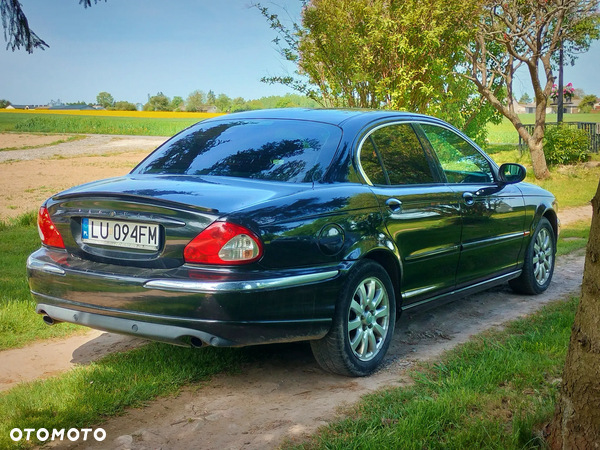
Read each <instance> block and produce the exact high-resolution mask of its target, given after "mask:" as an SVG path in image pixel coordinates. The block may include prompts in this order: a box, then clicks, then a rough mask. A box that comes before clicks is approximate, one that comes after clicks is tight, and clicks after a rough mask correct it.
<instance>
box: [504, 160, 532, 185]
mask: <svg viewBox="0 0 600 450" xmlns="http://www.w3.org/2000/svg"><path fill="white" fill-rule="evenodd" d="M525 175H527V169H525V167H523V166H522V165H521V164H516V163H505V164H502V165H501V166H500V168H499V169H498V180H499V181H500V182H501V183H503V184H514V183H519V182H521V181H523V180H524V179H525Z"/></svg>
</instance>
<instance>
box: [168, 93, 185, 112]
mask: <svg viewBox="0 0 600 450" xmlns="http://www.w3.org/2000/svg"><path fill="white" fill-rule="evenodd" d="M170 107H171V111H183V98H182V97H180V96H179V95H176V96H175V97H173V100H171V106H170Z"/></svg>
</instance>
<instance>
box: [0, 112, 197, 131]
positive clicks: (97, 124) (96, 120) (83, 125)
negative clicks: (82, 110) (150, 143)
mask: <svg viewBox="0 0 600 450" xmlns="http://www.w3.org/2000/svg"><path fill="white" fill-rule="evenodd" d="M199 120H201V119H193V118H181V119H178V118H151V117H150V118H146V117H143V118H138V117H105V116H75V115H73V116H71V115H64V114H60V115H59V114H34V113H31V114H14V113H2V112H0V132H5V131H9V132H20V133H82V134H124V135H138V136H173V135H174V134H176V133H178V132H180V131H181V130H183V129H185V128H187V127H189V126H190V125H193V124H195V123H197V122H199Z"/></svg>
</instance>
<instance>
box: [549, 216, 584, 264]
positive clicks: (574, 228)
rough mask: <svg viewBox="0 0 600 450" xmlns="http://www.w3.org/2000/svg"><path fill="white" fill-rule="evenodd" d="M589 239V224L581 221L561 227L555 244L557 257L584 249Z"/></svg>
mask: <svg viewBox="0 0 600 450" xmlns="http://www.w3.org/2000/svg"><path fill="white" fill-rule="evenodd" d="M589 237H590V222H589V221H588V220H582V221H579V222H574V223H570V224H569V225H567V226H565V227H563V228H562V229H561V232H560V236H559V237H558V242H557V243H556V254H557V256H561V255H566V254H567V253H571V252H573V251H575V250H579V249H582V248H585V247H586V246H587V242H588V239H589Z"/></svg>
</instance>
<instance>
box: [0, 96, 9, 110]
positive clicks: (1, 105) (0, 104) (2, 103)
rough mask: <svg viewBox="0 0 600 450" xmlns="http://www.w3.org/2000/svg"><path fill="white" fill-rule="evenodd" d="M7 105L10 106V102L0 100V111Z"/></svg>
mask: <svg viewBox="0 0 600 450" xmlns="http://www.w3.org/2000/svg"><path fill="white" fill-rule="evenodd" d="M9 105H10V102H9V101H8V100H5V99H3V98H1V99H0V109H4V108H6V107H7V106H9Z"/></svg>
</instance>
